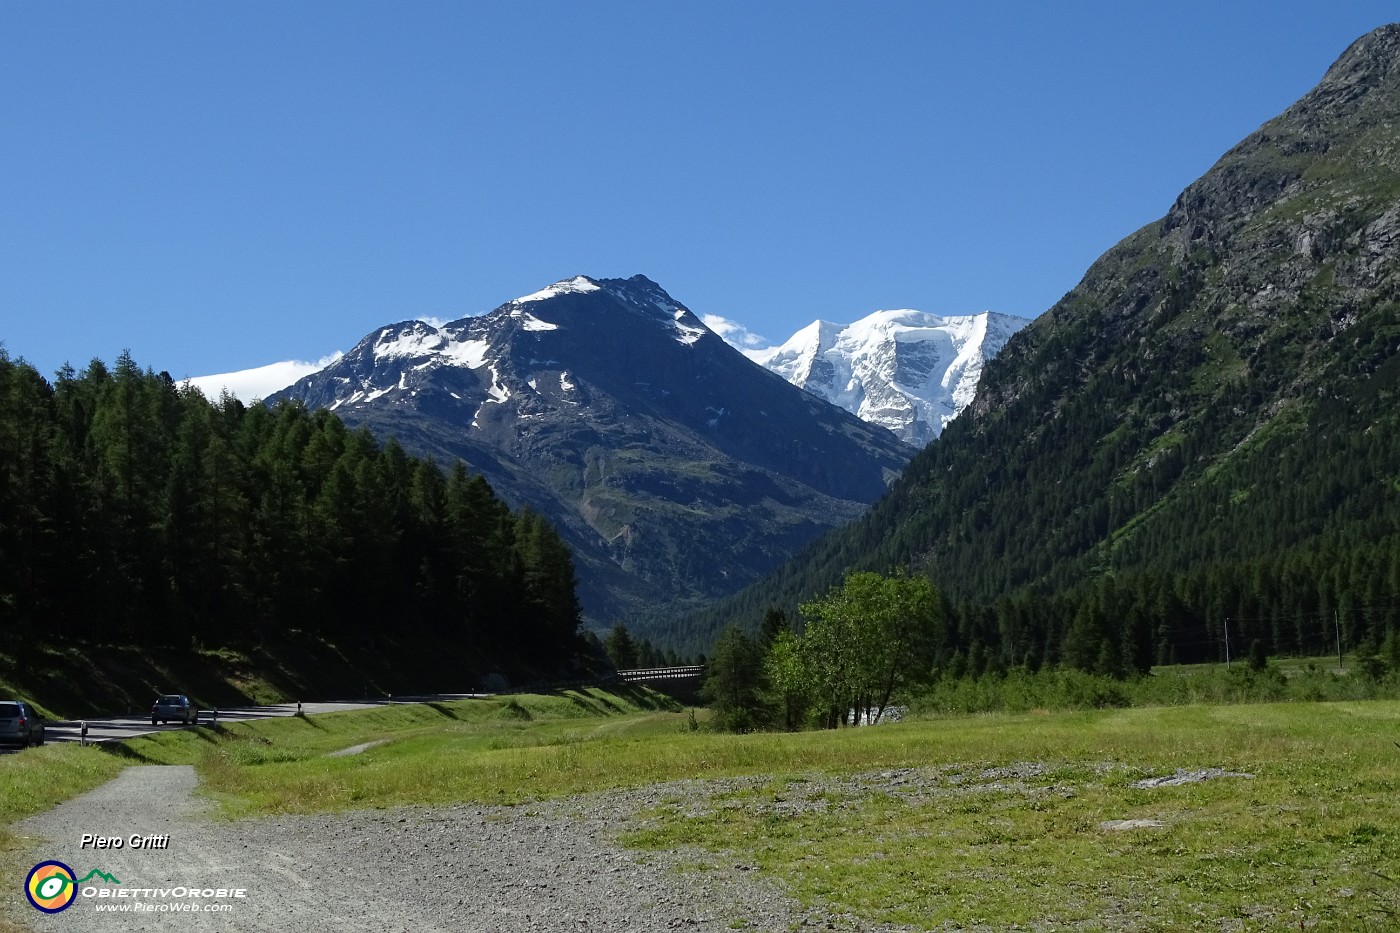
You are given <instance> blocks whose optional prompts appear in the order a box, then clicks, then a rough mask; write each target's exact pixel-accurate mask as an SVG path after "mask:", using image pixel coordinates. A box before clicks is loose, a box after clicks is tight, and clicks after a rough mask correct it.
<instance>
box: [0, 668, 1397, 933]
mask: <svg viewBox="0 0 1400 933" xmlns="http://www.w3.org/2000/svg"><path fill="white" fill-rule="evenodd" d="M702 718H703V717H702ZM690 724H691V719H690V716H689V714H688V712H687V711H685V710H682V709H679V708H675V707H674V705H673V704H669V703H668V702H666V701H663V700H661V699H660V698H657V697H655V695H651V694H646V693H643V692H632V693H628V694H609V693H603V692H601V691H583V692H567V693H563V694H558V695H551V696H519V697H514V698H495V699H492V700H488V701H466V702H462V703H453V704H444V705H424V706H397V707H386V708H381V709H376V710H369V711H363V712H354V713H336V714H330V715H325V716H316V717H310V718H307V719H282V720H264V721H261V722H254V723H240V724H236V725H232V726H229V727H226V728H224V727H221V728H220V729H219V730H218V731H217V732H216V731H213V730H211V729H207V728H204V729H199V730H196V731H191V732H181V733H167V734H164V735H161V736H158V737H153V738H149V739H140V740H135V741H131V742H127V743H125V750H124V751H122V752H113V751H103V750H98V749H94V748H87V749H81V748H76V747H73V746H66V747H58V746H49V747H47V748H44V749H36V750H32V751H28V752H25V753H24V754H22V755H17V756H10V757H9V758H8V759H6V760H4V762H3V763H2V764H0V775H3V776H4V777H3V780H0V822H3V823H4V824H6V825H8V824H10V823H11V822H13V821H14V820H16V819H18V818H19V817H21V816H23V815H25V814H27V813H31V812H36V811H37V810H38V809H43V808H45V807H47V806H51V805H52V803H53V802H55V800H56V799H59V798H61V797H63V796H68V795H71V794H73V793H77V792H79V791H80V790H82V789H85V788H86V787H88V786H92V785H94V784H96V783H99V782H100V781H102V780H105V779H106V778H107V777H109V776H110V775H111V774H114V773H115V772H116V771H117V770H119V769H120V768H121V767H122V766H123V765H124V764H125V763H186V762H188V763H194V764H195V765H196V767H197V768H198V770H199V772H200V774H201V778H202V780H203V783H204V787H205V789H206V792H208V793H209V794H211V795H213V796H214V797H215V798H216V799H217V800H218V801H220V803H221V804H222V807H223V810H224V812H225V813H227V814H228V815H230V816H235V817H243V816H256V815H259V814H264V813H276V812H297V811H308V810H336V809H347V808H361V807H379V806H393V805H399V804H446V803H453V802H459V801H477V802H484V803H503V804H514V803H523V802H528V801H531V800H534V799H537V798H542V797H553V796H559V795H564V794H570V793H575V792H580V791H591V790H604V789H608V788H616V787H625V786H637V785H642V784H651V783H656V782H664V781H672V780H678V779H694V778H699V779H714V782H715V783H714V784H713V785H709V786H710V787H711V789H710V791H709V792H707V793H704V794H695V793H684V792H677V793H676V794H675V795H673V796H672V797H671V798H669V799H666V800H665V802H664V803H662V804H661V805H660V806H658V807H656V808H655V809H654V810H652V811H650V812H648V813H645V814H642V815H641V816H640V817H639V818H638V819H637V820H634V821H633V822H632V823H631V824H629V825H628V826H627V827H625V828H624V829H623V832H624V837H623V838H624V840H625V841H626V842H627V844H629V845H631V846H633V847H637V848H640V849H646V848H649V847H667V848H675V847H683V848H685V849H687V850H688V851H690V852H692V853H693V858H692V865H693V866H694V870H696V871H703V870H706V867H707V866H709V867H711V868H715V869H719V870H732V868H733V866H734V865H736V864H744V865H752V866H756V867H757V868H758V869H759V870H761V871H763V872H766V873H768V874H770V875H772V876H773V877H775V878H778V879H781V881H782V882H783V883H784V884H786V885H787V886H789V888H790V889H791V890H792V891H793V892H795V893H796V894H797V895H798V896H799V897H800V898H803V899H807V900H813V899H818V900H821V901H823V902H825V903H827V904H830V905H832V906H834V907H836V908H838V909H843V910H847V911H849V912H851V913H852V914H854V915H856V916H858V917H862V918H865V919H868V920H872V921H889V922H895V923H902V924H909V925H911V926H913V927H915V928H918V929H933V928H938V929H944V928H947V929H976V928H982V929H995V930H1001V929H1010V928H1012V925H1013V924H1019V925H1021V927H1022V928H1024V929H1047V930H1048V929H1083V930H1095V929H1114V930H1117V929H1135V930H1178V929H1210V930H1286V929H1300V928H1302V929H1307V930H1391V929H1400V794H1397V790H1400V786H1397V776H1400V747H1397V745H1396V744H1395V743H1396V741H1400V703H1397V702H1391V701H1375V702H1347V703H1289V704H1266V705H1237V706H1190V707H1169V708H1155V709H1151V708H1149V709H1108V710H1095V711H1088V712H1073V713H1026V714H995V715H983V716H962V717H946V718H931V719H916V720H913V721H907V722H905V723H902V724H897V725H891V726H882V727H879V728H875V729H860V730H844V731H839V732H809V733H800V734H759V735H745V736H730V735H721V734H715V733H711V732H708V731H704V730H701V731H692V729H691V728H690ZM366 742H379V743H381V744H377V745H375V746H373V747H371V748H369V749H367V750H365V751H364V752H362V753H360V754H357V755H351V756H346V757H327V753H328V752H331V751H335V750H338V749H344V748H347V747H349V746H353V745H359V744H361V743H366ZM1207 768H1218V769H1223V770H1224V771H1226V772H1237V773H1239V774H1248V775H1252V776H1251V777H1228V776H1220V777H1216V778H1215V779H1213V780H1205V781H1201V782H1199V783H1191V784H1183V785H1180V786H1163V787H1152V788H1135V787H1133V786H1132V785H1133V783H1134V782H1136V781H1139V780H1141V779H1144V778H1150V777H1161V776H1167V775H1172V774H1173V773H1174V772H1176V771H1177V770H1178V769H1182V770H1187V771H1194V770H1198V769H1207ZM1122 820H1138V821H1145V822H1144V823H1143V824H1141V825H1139V826H1138V828H1133V829H1122V830H1118V829H1110V828H1106V824H1109V823H1110V821H1122ZM12 843H13V840H12ZM944 924H946V925H947V926H946V927H945V926H943V925H944Z"/></svg>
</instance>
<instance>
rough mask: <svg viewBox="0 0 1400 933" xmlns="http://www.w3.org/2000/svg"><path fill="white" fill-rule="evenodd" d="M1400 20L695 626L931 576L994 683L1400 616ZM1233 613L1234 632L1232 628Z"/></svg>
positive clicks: (1306, 636)
mask: <svg viewBox="0 0 1400 933" xmlns="http://www.w3.org/2000/svg"><path fill="white" fill-rule="evenodd" d="M1398 272H1400V26H1387V27H1384V28H1382V29H1379V30H1377V31H1375V32H1373V33H1371V34H1369V35H1367V36H1365V37H1363V38H1362V39H1360V40H1358V41H1357V42H1356V43H1355V44H1354V45H1353V46H1352V47H1350V48H1349V49H1347V51H1346V52H1345V53H1344V54H1343V55H1342V57H1341V58H1340V59H1339V60H1338V61H1337V63H1336V64H1335V65H1334V66H1333V67H1332V68H1331V69H1330V70H1329V71H1328V72H1327V74H1326V76H1325V77H1324V79H1323V80H1322V82H1321V83H1320V84H1319V85H1318V87H1317V88H1315V89H1314V90H1313V91H1311V92H1310V93H1309V94H1307V95H1306V96H1305V97H1304V98H1303V99H1301V100H1300V101H1298V103H1296V104H1295V105H1294V106H1292V107H1290V108H1289V109H1288V110H1287V111H1285V112H1284V113H1283V114H1282V115H1280V116H1279V117H1277V118H1275V119H1274V120H1272V121H1270V122H1269V123H1267V124H1265V125H1264V126H1263V127H1262V128H1260V129H1259V130H1258V131H1257V132H1255V133H1253V134H1251V135H1250V136H1248V137H1247V138H1246V139H1245V140H1244V141H1243V142H1241V143H1240V144H1239V145H1237V146H1236V147H1235V148H1233V149H1232V150H1230V151H1229V152H1228V153H1226V154H1225V155H1224V156H1223V157H1222V158H1221V159H1220V161H1219V162H1218V163H1217V164H1216V165H1215V166H1214V167H1213V168H1212V169H1211V170H1210V171H1209V172H1208V173H1207V174H1206V175H1205V176H1203V177H1202V178H1201V179H1200V180H1199V181H1197V182H1196V183H1194V184H1193V185H1191V186H1190V187H1189V188H1187V189H1186V190H1185V191H1184V192H1183V193H1182V194H1181V196H1180V197H1179V198H1178V199H1177V201H1176V203H1175V204H1173V205H1172V207H1171V209H1170V211H1168V213H1167V215H1166V216H1165V217H1164V218H1162V219H1161V220H1158V221H1156V222H1154V223H1151V224H1149V225H1147V226H1146V227H1144V228H1143V229H1141V230H1139V231H1138V232H1136V233H1134V234H1132V235H1131V236H1129V237H1128V238H1127V239H1125V240H1124V241H1123V242H1121V243H1119V244H1118V245H1117V246H1115V247H1114V248H1113V249H1111V250H1110V251H1109V252H1108V253H1106V254H1105V255H1104V256H1103V257H1102V258H1101V259H1099V260H1098V261H1097V262H1096V263H1095V264H1094V265H1093V266H1092V267H1091V268H1090V269H1089V271H1088V273H1087V274H1086V275H1085V277H1084V279H1083V281H1082V282H1080V284H1079V285H1078V286H1077V287H1076V288H1074V289H1073V290H1072V291H1071V292H1070V293H1069V294H1067V295H1066V296H1065V297H1064V298H1063V299H1062V300H1061V301H1060V302H1059V303H1058V304H1056V305H1055V307H1053V308H1052V309H1050V311H1048V312H1047V313H1046V314H1045V315H1043V316H1042V317H1040V318H1039V319H1037V320H1036V321H1034V322H1033V323H1032V324H1031V325H1030V326H1028V327H1027V328H1025V329H1024V330H1022V331H1021V332H1019V333H1018V334H1016V335H1015V336H1014V337H1012V338H1011V340H1010V341H1009V342H1008V343H1007V344H1006V347H1005V349H1004V350H1003V351H1002V353H1001V354H1000V355H999V356H998V357H997V358H996V359H995V360H993V361H992V362H990V363H989V364H988V365H987V367H986V369H985V372H984V375H983V380H982V382H981V385H980V388H979V391H978V393H977V397H976V399H975V400H974V401H973V403H972V404H971V406H970V407H969V408H968V409H967V410H966V411H965V412H964V413H963V415H962V416H961V417H960V418H958V419H957V420H955V421H954V422H953V423H952V424H950V425H949V427H948V429H947V430H946V431H945V432H944V434H943V435H942V437H941V438H939V439H938V440H937V441H935V442H934V443H933V444H931V445H930V446H929V447H928V448H926V449H925V450H924V451H922V452H921V453H920V454H918V455H917V456H916V457H915V458H914V460H913V462H912V463H911V464H910V466H909V468H908V469H907V470H906V472H905V473H904V475H903V477H902V478H901V479H900V480H899V481H898V482H897V483H896V485H895V486H894V488H893V489H892V491H891V494H890V495H889V496H888V497H886V498H885V499H884V500H883V501H882V502H880V503H879V504H878V505H877V506H876V507H875V508H874V509H873V510H872V511H871V512H870V513H869V514H868V515H867V516H866V517H865V518H863V519H862V520H860V521H858V522H856V523H855V524H853V525H852V526H850V527H848V528H845V529H842V530H841V531H838V532H836V533H833V534H832V535H829V536H828V537H826V538H824V539H822V540H821V541H819V542H817V543H816V544H815V545H813V546H812V547H811V548H809V549H808V551H807V552H806V553H805V554H804V555H803V556H801V557H800V558H799V559H797V560H795V561H793V562H792V563H790V564H789V565H787V566H785V567H784V568H783V569H782V570H780V571H779V572H778V573H777V574H775V575H774V576H772V577H771V578H770V579H768V580H767V581H765V582H763V583H761V584H759V585H757V586H755V587H752V588H750V589H748V590H746V591H745V592H744V593H742V594H740V595H739V596H738V597H736V598H734V599H732V600H730V601H728V602H726V603H724V604H721V605H720V606H718V607H716V608H715V609H713V610H710V611H708V612H706V613H701V614H696V615H693V616H691V617H690V618H689V619H687V620H686V621H685V622H684V623H683V625H682V627H681V630H680V631H679V632H677V633H676V641H677V643H678V644H680V645H686V646H702V645H704V644H706V643H707V642H708V641H709V640H710V639H711V638H712V637H713V633H714V632H715V631H716V630H717V628H718V627H719V626H720V625H722V624H723V623H724V622H726V621H728V620H730V619H739V620H743V621H745V622H747V623H749V624H753V623H754V622H756V620H757V619H758V617H759V616H760V615H761V614H762V612H763V610H764V608H765V607H767V606H768V605H770V604H773V605H780V606H786V607H789V608H791V607H793V606H795V605H796V604H797V603H798V602H799V601H800V600H802V599H805V598H809V597H810V596H811V595H813V594H815V593H818V592H821V591H823V590H825V589H826V588H828V587H830V586H831V585H833V584H834V583H836V582H839V580H840V578H841V575H842V574H843V573H844V572H846V571H847V570H848V569H851V568H862V569H885V568H889V567H892V566H898V565H906V566H911V567H914V568H917V569H919V570H921V571H925V572H927V573H929V574H930V575H932V577H933V578H934V580H935V581H936V582H937V583H938V584H939V586H940V587H941V588H942V589H943V590H944V592H945V593H946V594H947V595H948V597H949V598H950V599H951V600H952V602H953V603H955V604H956V606H957V607H958V610H957V627H958V631H959V632H960V636H959V637H960V650H961V651H962V652H963V654H964V655H965V656H975V657H977V658H979V659H983V660H982V663H1001V664H1011V663H1021V662H1023V661H1028V660H1030V661H1034V662H1036V663H1039V662H1042V661H1067V662H1069V663H1073V664H1076V665H1079V666H1082V667H1087V668H1097V669H1102V670H1108V671H1119V670H1125V669H1128V668H1142V667H1144V666H1145V665H1147V664H1149V663H1151V662H1152V661H1154V660H1155V661H1168V660H1178V661H1190V660H1201V659H1215V658H1217V657H1219V656H1220V655H1221V653H1222V651H1223V649H1224V645H1225V635H1226V628H1227V626H1228V628H1229V636H1230V638H1232V639H1233V640H1234V643H1235V645H1236V650H1237V651H1238V650H1239V646H1241V645H1248V644H1249V643H1250V642H1252V641H1254V640H1258V641H1260V642H1261V643H1262V644H1263V646H1264V647H1265V648H1266V649H1267V650H1268V651H1270V652H1280V653H1297V652H1317V651H1325V650H1331V649H1333V648H1334V639H1335V638H1336V636H1337V635H1338V634H1340V639H1341V641H1342V642H1343V643H1344V644H1345V645H1348V646H1350V645H1356V644H1358V643H1361V642H1363V641H1365V640H1368V639H1374V638H1376V637H1378V636H1379V634H1380V633H1382V632H1383V631H1384V630H1385V629H1386V628H1388V627H1390V626H1394V625H1396V624H1400V404H1397V401H1400V360H1398V359H1397V349H1400V289H1397V284H1398V282H1400V280H1397V273H1398ZM1227 620H1228V621H1227Z"/></svg>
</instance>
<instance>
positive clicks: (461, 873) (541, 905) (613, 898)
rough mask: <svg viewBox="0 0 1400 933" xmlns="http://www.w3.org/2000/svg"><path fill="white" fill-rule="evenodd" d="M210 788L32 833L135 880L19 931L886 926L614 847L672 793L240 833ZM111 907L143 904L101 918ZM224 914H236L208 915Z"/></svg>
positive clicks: (26, 826)
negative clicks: (140, 843)
mask: <svg viewBox="0 0 1400 933" xmlns="http://www.w3.org/2000/svg"><path fill="white" fill-rule="evenodd" d="M195 786H196V781H195V776H194V772H193V770H192V769H190V768H184V767H133V768H129V769H128V770H127V771H125V772H123V774H122V775H121V776H120V777H118V778H117V779H116V780H114V781H112V782H110V783H108V784H106V785H104V786H103V787H101V788H99V789H97V790H95V791H92V792H91V793H88V794H85V795H83V796H81V797H78V798H75V799H74V800H71V801H68V802H67V803H64V804H63V805H61V806H59V807H57V808H55V809H54V810H52V811H50V812H49V813H46V814H44V815H42V816H39V817H35V818H32V819H30V820H27V821H25V822H24V823H22V824H20V825H19V826H18V827H17V829H18V831H19V832H20V833H22V834H24V835H26V836H28V837H30V843H31V850H32V854H33V858H34V861H36V862H37V861H39V860H43V859H59V860H61V861H63V862H65V863H66V864H67V865H69V866H70V867H71V868H73V869H74V870H75V872H76V873H77V874H78V875H79V877H81V876H83V875H85V874H87V873H88V872H89V871H90V870H91V869H94V868H97V869H101V870H102V871H104V872H107V873H108V874H110V875H113V876H115V877H116V878H117V879H119V880H120V881H121V885H120V886H118V885H108V884H99V885H87V886H84V887H92V888H94V890H100V889H103V888H105V889H107V890H108V891H109V892H111V893H110V894H109V895H108V896H107V897H79V898H78V899H77V901H76V902H75V903H74V905H73V906H72V907H70V908H69V909H67V910H65V911H64V912H63V913H61V914H55V915H52V916H48V915H44V914H40V913H38V912H36V911H32V910H31V909H29V908H28V907H27V906H24V905H21V909H22V910H23V911H27V913H23V914H22V915H21V917H20V919H22V920H23V921H24V922H26V923H28V924H31V925H32V926H33V928H34V929H36V930H41V931H48V930H54V931H65V933H83V931H88V930H131V929H148V928H171V929H180V930H189V931H203V930H261V931H273V933H276V931H287V933H292V931H295V933H320V931H331V930H336V931H339V930H346V931H350V930H353V931H362V930H375V931H397V930H404V931H408V930H412V931H483V933H546V931H548V933H557V931H567V930H574V931H637V933H656V931H664V930H694V931H713V933H718V931H729V930H734V929H750V930H759V931H781V930H789V929H800V928H815V929H835V930H875V929H886V928H883V927H863V926H860V925H858V924H855V923H853V922H851V921H849V920H847V919H844V918H842V917H839V916H836V915H834V914H831V913H829V912H826V911H822V910H807V909H804V908H803V907H801V905H799V904H798V903H797V902H796V901H795V900H793V899H792V898H791V897H789V896H788V895H786V894H785V893H784V892H783V891H782V890H781V889H780V888H779V887H778V886H777V885H776V884H774V883H773V882H771V881H769V880H767V879H765V878H763V877H760V876H759V875H758V874H757V873H756V872H754V871H752V870H749V869H747V868H746V867H743V866H736V867H734V868H732V869H731V868H728V867H724V868H722V869H721V870H710V871H697V870H695V869H694V865H693V859H692V858H691V857H688V856H687V855H686V854H685V853H661V854H654V853H648V854H640V853H637V852H633V851H629V850H626V849H624V848H623V847H622V846H621V845H620V844H618V843H617V842H616V836H617V834H618V832H619V831H620V829H621V828H622V827H623V826H624V825H625V824H626V822H627V820H628V819H629V818H631V816H632V815H633V814H635V813H636V812H637V811H638V810H639V809H643V808H646V807H648V806H655V805H656V804H657V803H658V802H659V801H660V799H661V798H660V797H659V796H658V794H661V793H666V794H669V793H674V792H675V790H674V789H671V790H665V791H663V790H659V789H653V788H648V789H644V790H634V791H623V792H618V793H613V794H590V795H586V796H580V797H573V798H568V799H564V800H558V801H550V802H546V803H539V804H532V805H529V806H516V807H486V806H456V807H447V808H426V807H409V808H402V809H392V810H367V811H354V812H348V813H335V814H316V815H309V816H283V817H274V818H266V819H258V820H239V821H225V820H219V819H216V818H213V817H212V814H211V808H210V806H209V805H208V804H207V802H205V801H203V800H202V799H201V798H199V797H196V796H193V794H192V792H193V791H194V789H195ZM83 833H92V834H94V835H103V836H114V837H120V838H123V839H125V838H127V837H129V836H131V835H132V834H139V835H146V834H151V833H156V834H168V835H169V837H170V841H169V848H168V849H165V850H133V849H132V848H130V847H129V846H125V847H123V848H122V849H107V850H103V851H94V850H91V849H83V848H80V847H79V839H80V836H81V834H83ZM678 869H686V870H678ZM181 888H186V889H192V890H196V891H201V892H215V893H217V891H218V890H219V889H221V888H223V889H238V888H242V889H244V890H245V892H246V897H243V898H233V897H227V898H218V897H191V896H189V895H188V892H186V894H185V896H179V891H180V889H181ZM119 890H120V891H122V892H125V893H126V894H128V895H129V894H131V893H132V892H144V893H139V894H137V895H136V896H128V897H118V896H117V895H116V892H117V891H119ZM104 905H117V906H122V905H128V907H129V909H128V910H127V911H125V912H118V913H108V912H101V911H99V909H98V908H99V907H100V906H104ZM213 905H230V906H231V907H232V909H231V910H229V911H227V912H221V913H213V912H209V911H208V910H207V909H205V908H207V907H208V906H213ZM191 908H199V910H198V912H191Z"/></svg>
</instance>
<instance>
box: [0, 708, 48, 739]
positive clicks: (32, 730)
mask: <svg viewBox="0 0 1400 933" xmlns="http://www.w3.org/2000/svg"><path fill="white" fill-rule="evenodd" d="M0 742H8V743H10V744H12V745H20V746H25V745H43V744H44V720H43V717H41V716H40V715H39V714H38V713H37V712H35V711H34V707H33V706H31V705H29V704H28V703H26V702H25V701H23V700H0Z"/></svg>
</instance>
